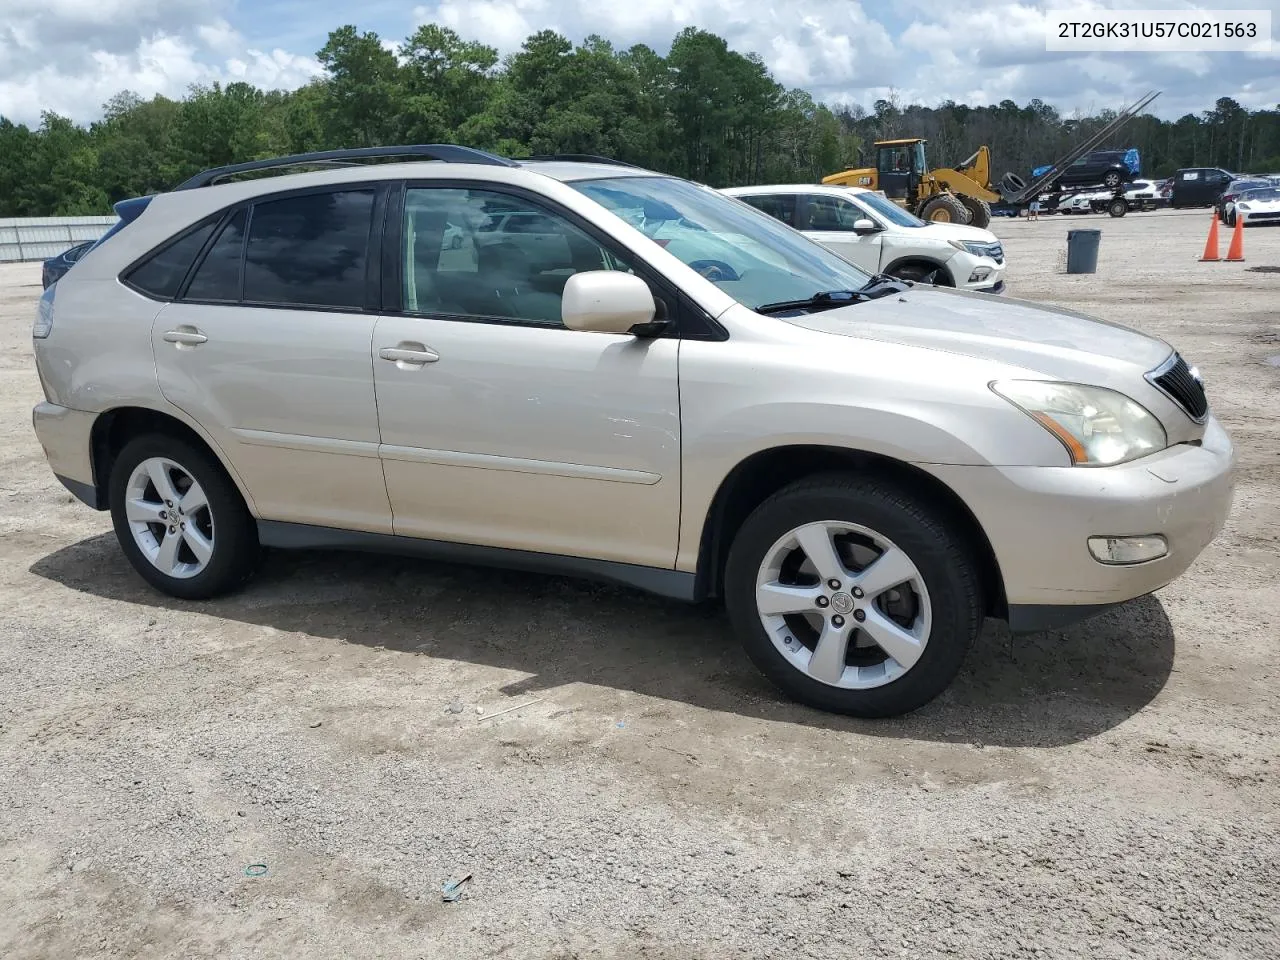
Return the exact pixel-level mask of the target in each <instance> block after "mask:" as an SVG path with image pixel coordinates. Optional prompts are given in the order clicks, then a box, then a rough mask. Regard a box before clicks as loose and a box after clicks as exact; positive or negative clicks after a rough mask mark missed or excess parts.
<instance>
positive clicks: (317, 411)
mask: <svg viewBox="0 0 1280 960" xmlns="http://www.w3.org/2000/svg"><path fill="white" fill-rule="evenodd" d="M380 193H381V194H385V190H384V188H382V187H376V186H345V185H344V186H342V187H334V188H324V189H320V190H314V189H313V190H309V191H303V192H292V193H289V194H282V195H273V196H270V197H266V198H263V199H260V200H258V201H257V202H254V203H246V204H243V205H240V206H238V207H235V208H233V209H230V210H227V211H226V212H225V213H224V214H223V215H222V216H221V217H220V218H219V219H218V220H216V221H215V222H211V223H207V224H205V225H203V226H202V227H201V228H200V229H201V230H207V232H208V234H209V237H208V240H207V241H206V242H205V244H204V246H205V250H204V252H203V255H202V256H201V257H200V258H199V260H198V262H197V263H196V264H195V266H194V267H193V268H192V269H191V270H190V271H189V272H188V275H187V277H186V278H185V280H184V281H183V283H182V285H181V286H180V288H179V290H178V293H177V296H176V297H175V299H174V300H173V301H172V302H171V303H168V304H167V305H166V306H165V307H164V308H163V309H161V311H160V312H159V314H157V316H156V318H155V320H154V323H153V330H152V343H153V349H154V353H155V360H156V373H157V376H158V378H159V384H160V390H161V392H162V393H163V395H164V397H165V399H166V400H168V401H169V402H170V403H173V404H174V405H175V406H177V407H178V408H180V409H181V410H183V411H185V412H186V413H187V414H188V415H189V416H190V417H192V418H193V419H194V420H195V421H196V422H197V423H199V424H200V425H201V426H202V427H204V428H205V429H206V430H207V431H208V432H209V434H210V435H211V436H212V438H213V440H214V441H215V443H217V445H218V446H219V447H220V448H221V450H222V452H223V453H224V454H225V455H226V456H227V457H228V458H229V459H230V461H231V464H232V465H233V467H234V468H235V470H236V471H237V473H239V475H240V477H241V479H242V480H243V481H244V483H245V484H246V486H247V487H248V489H249V492H250V495H251V496H252V498H253V501H254V503H255V505H256V506H257V508H258V511H259V512H260V514H261V516H262V517H263V518H265V519H270V520H280V521H290V522H296V523H308V524H321V525H325V526H332V527H340V528H345V529H352V530H364V531H371V532H380V533H389V532H390V530H391V508H390V504H389V503H388V500H387V493H386V486H385V484H384V482H383V478H382V465H381V461H380V460H379V458H378V439H379V438H378V419H377V409H376V407H375V401H374V391H373V369H372V361H371V357H370V342H371V340H372V337H373V330H374V324H375V322H376V320H377V308H378V298H377V286H376V284H377V280H378V272H377V271H378V256H377V253H378V241H380V237H379V236H378V235H377V234H375V232H374V231H373V224H374V222H375V215H374V212H375V209H378V210H381V202H380V200H379V195H380Z"/></svg>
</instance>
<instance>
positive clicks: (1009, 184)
mask: <svg viewBox="0 0 1280 960" xmlns="http://www.w3.org/2000/svg"><path fill="white" fill-rule="evenodd" d="M1000 186H1001V187H1003V188H1004V189H1003V192H1004V194H1005V195H1006V196H1012V195H1013V194H1016V193H1021V192H1022V191H1023V190H1025V189H1027V181H1025V180H1023V179H1022V178H1021V177H1020V176H1018V175H1017V174H1016V173H1006V174H1005V175H1004V176H1003V177H1001V178H1000Z"/></svg>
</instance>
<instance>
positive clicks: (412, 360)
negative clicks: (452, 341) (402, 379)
mask: <svg viewBox="0 0 1280 960" xmlns="http://www.w3.org/2000/svg"><path fill="white" fill-rule="evenodd" d="M378 356H380V357H381V358H382V359H383V360H390V361H391V362H392V363H394V364H396V365H397V366H399V367H402V368H403V367H406V366H413V367H420V366H422V365H423V364H427V363H435V362H436V361H437V360H439V359H440V354H438V353H436V352H435V351H434V350H429V349H427V347H425V346H423V345H422V344H421V343H407V342H404V341H401V342H400V343H399V344H398V345H397V346H394V347H383V348H382V349H381V350H379V351H378Z"/></svg>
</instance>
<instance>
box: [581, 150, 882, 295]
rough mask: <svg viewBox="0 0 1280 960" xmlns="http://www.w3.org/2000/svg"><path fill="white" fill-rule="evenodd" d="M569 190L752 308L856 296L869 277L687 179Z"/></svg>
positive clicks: (607, 182) (632, 180)
mask: <svg viewBox="0 0 1280 960" xmlns="http://www.w3.org/2000/svg"><path fill="white" fill-rule="evenodd" d="M569 186H571V187H573V188H574V189H576V190H578V191H579V192H581V193H583V194H585V195H586V196H588V197H590V198H591V199H592V200H595V201H596V202H597V203H599V204H601V205H602V206H604V207H605V208H607V209H608V210H610V211H612V212H613V213H614V214H616V215H617V216H619V217H621V218H622V219H623V220H626V221H627V222H628V223H630V224H631V225H632V226H634V227H635V228H636V229H637V230H639V231H641V232H642V233H643V234H644V235H645V236H647V237H648V238H649V239H651V240H653V241H654V242H655V243H657V244H659V245H661V246H663V247H665V248H666V250H667V252H668V253H670V254H672V255H673V256H675V257H676V258H677V259H679V260H681V261H683V262H684V263H685V264H686V265H688V266H689V267H691V268H693V269H694V270H697V271H698V272H699V273H701V274H702V275H703V276H705V277H707V279H709V280H711V281H712V282H713V283H715V284H716V285H717V286H718V287H720V289H722V290H724V291H725V292H726V293H727V294H729V295H730V296H732V297H733V298H734V299H736V300H737V301H738V302H740V303H742V304H743V305H745V306H747V307H750V308H752V309H754V308H756V307H759V306H762V305H764V304H768V303H776V302H778V301H782V300H798V299H805V298H808V297H811V296H813V295H814V294H815V293H821V292H826V291H831V290H857V289H859V288H861V287H863V286H865V285H866V284H867V282H868V281H869V280H870V279H871V277H870V275H869V274H867V273H864V272H863V271H862V270H859V269H858V268H857V267H855V266H854V265H853V264H851V263H850V262H849V261H847V260H845V259H843V258H842V257H839V256H837V255H836V254H834V253H832V252H831V251H829V250H827V249H826V248H825V247H823V246H821V245H819V244H818V243H815V242H814V241H813V240H810V239H809V238H807V237H805V236H804V235H803V234H801V233H798V232H797V231H795V230H792V229H791V228H790V227H787V226H784V225H783V224H781V223H779V222H778V221H777V220H775V219H774V218H773V217H771V216H769V215H768V214H766V213H764V212H762V211H760V210H756V209H754V208H753V207H751V206H749V205H747V204H744V203H738V202H736V201H735V200H733V199H732V198H730V197H727V196H725V195H724V194H722V193H719V192H718V191H716V190H712V189H711V188H710V187H704V186H701V185H699V184H696V183H691V182H689V181H688V180H679V179H676V178H675V177H662V176H622V177H607V178H604V179H600V180H580V181H577V182H571V183H570V184H569Z"/></svg>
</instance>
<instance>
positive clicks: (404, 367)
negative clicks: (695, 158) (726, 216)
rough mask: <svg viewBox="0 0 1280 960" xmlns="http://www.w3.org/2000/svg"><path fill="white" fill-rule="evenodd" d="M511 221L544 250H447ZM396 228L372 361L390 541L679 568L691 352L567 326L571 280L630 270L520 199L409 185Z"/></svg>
mask: <svg viewBox="0 0 1280 960" xmlns="http://www.w3.org/2000/svg"><path fill="white" fill-rule="evenodd" d="M513 208H518V209H517V210H516V212H518V213H520V214H527V215H529V216H528V221H529V222H532V223H535V224H536V225H537V237H538V240H537V243H538V247H537V251H536V252H531V251H529V250H526V249H524V248H523V247H522V245H521V244H520V243H514V242H513V243H490V244H483V245H479V246H473V245H471V244H469V243H466V242H464V243H463V245H462V247H461V249H459V250H448V249H442V247H441V243H440V236H441V224H443V223H444V222H445V221H446V220H447V221H449V222H452V223H455V224H461V225H470V229H479V228H480V227H483V226H485V225H486V224H487V222H488V219H489V218H490V217H491V216H492V211H494V210H507V211H509V212H510V211H512V209H513ZM393 218H394V219H393V221H392V227H391V228H390V229H389V231H388V234H387V241H386V243H387V248H388V250H389V251H391V254H390V257H389V259H388V265H389V268H390V270H391V273H390V274H389V275H388V277H389V279H388V280H387V281H386V289H387V290H389V297H390V299H389V302H388V309H387V310H386V311H384V314H383V315H382V316H381V317H380V318H379V319H378V323H377V327H376V329H375V331H374V338H373V345H374V355H375V359H374V383H375V387H376V393H377V402H378V414H379V425H380V433H381V444H382V445H381V456H382V459H383V464H384V472H385V475H386V483H387V492H388V493H389V495H390V498H391V507H392V511H393V517H394V521H393V522H394V529H395V532H396V533H397V534H401V535H406V536H412V537H424V538H431V539H438V540H444V541H452V542H462V543H472V544H480V545H486V546H493V547H501V548H509V549H516V550H523V551H535V552H539V553H550V554H558V555H564V556H574V557H584V558H590V559H598V560H611V561H621V562H626V563H636V564H642V565H646V566H657V567H668V568H670V567H673V566H674V563H675V554H676V548H677V540H678V534H679V512H680V405H679V386H678V382H677V358H678V354H679V346H680V344H679V341H678V340H677V339H674V338H657V339H652V338H650V339H642V338H637V337H633V336H629V335H614V334H601V333H588V332H582V331H575V330H569V329H567V328H566V327H565V326H564V325H563V324H562V323H561V321H560V299H561V293H562V291H563V287H564V284H565V281H566V280H567V279H568V278H569V276H571V275H572V274H574V273H577V272H580V271H584V270H602V269H629V265H628V264H627V262H626V261H625V260H624V259H623V258H621V257H619V256H617V254H616V252H615V251H614V250H612V249H611V248H610V246H609V245H608V244H607V242H602V240H601V239H600V238H599V237H598V236H596V235H595V234H593V233H592V232H589V231H588V229H587V228H586V225H584V224H582V223H579V222H577V221H576V220H574V219H573V218H572V216H571V215H570V214H568V213H566V212H565V211H562V210H557V209H553V208H551V207H550V206H549V205H547V204H545V203H544V202H542V201H541V200H539V199H537V198H533V197H531V196H529V195H526V194H522V193H520V192H518V191H515V190H514V188H510V189H508V188H502V187H497V186H486V187H485V188H483V189H481V188H478V187H475V186H474V185H469V184H467V183H465V182H455V183H451V184H450V183H417V184H410V185H408V187H407V189H406V191H405V194H404V200H403V203H402V205H401V207H399V208H398V209H396V210H395V211H393ZM463 228H464V229H468V227H467V226H464V227H463ZM480 232H493V231H480ZM556 251H559V253H558V254H557V253H556ZM673 306H674V304H673Z"/></svg>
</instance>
